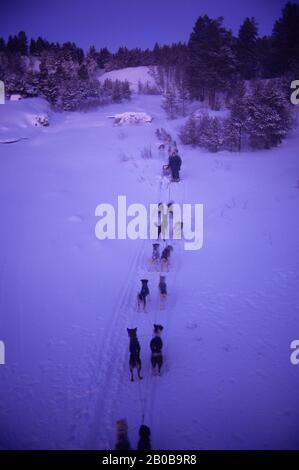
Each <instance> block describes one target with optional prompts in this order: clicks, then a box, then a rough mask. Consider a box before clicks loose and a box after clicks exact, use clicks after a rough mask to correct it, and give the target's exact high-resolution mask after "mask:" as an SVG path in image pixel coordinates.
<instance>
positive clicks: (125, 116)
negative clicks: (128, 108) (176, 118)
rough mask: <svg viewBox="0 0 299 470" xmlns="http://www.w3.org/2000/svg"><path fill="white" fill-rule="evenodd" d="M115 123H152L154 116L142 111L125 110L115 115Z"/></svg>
mask: <svg viewBox="0 0 299 470" xmlns="http://www.w3.org/2000/svg"><path fill="white" fill-rule="evenodd" d="M113 118H114V124H119V125H121V124H141V123H150V122H152V120H153V118H152V117H151V116H150V115H149V114H146V113H142V112H125V113H120V114H116V115H115V116H113Z"/></svg>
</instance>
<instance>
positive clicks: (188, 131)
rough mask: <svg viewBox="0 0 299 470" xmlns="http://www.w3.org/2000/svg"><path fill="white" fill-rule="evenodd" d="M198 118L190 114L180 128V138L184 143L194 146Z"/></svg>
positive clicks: (196, 143)
mask: <svg viewBox="0 0 299 470" xmlns="http://www.w3.org/2000/svg"><path fill="white" fill-rule="evenodd" d="M197 121H198V120H197V119H196V118H195V117H193V116H190V117H189V119H188V120H187V122H186V124H185V125H184V126H183V127H182V128H181V130H180V135H179V137H180V140H181V142H182V144H184V145H192V147H196V146H197V145H198V141H199V129H198V122H197Z"/></svg>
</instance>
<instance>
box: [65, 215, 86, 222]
mask: <svg viewBox="0 0 299 470" xmlns="http://www.w3.org/2000/svg"><path fill="white" fill-rule="evenodd" d="M66 220H67V221H68V222H72V223H79V222H83V219H82V217H80V216H79V215H71V216H70V217H68V218H67V219H66Z"/></svg>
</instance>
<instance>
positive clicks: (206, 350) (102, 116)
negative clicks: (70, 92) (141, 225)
mask: <svg viewBox="0 0 299 470" xmlns="http://www.w3.org/2000/svg"><path fill="white" fill-rule="evenodd" d="M117 76H118V78H120V76H119V71H118V72H117ZM135 83H136V82H135ZM160 105H161V97H157V96H151V97H150V96H136V95H135V96H133V99H132V101H131V102H130V103H128V104H115V105H111V106H109V107H106V108H102V109H99V110H97V111H93V112H89V113H61V114H54V113H53V114H52V115H51V125H50V127H48V128H33V126H32V125H31V124H30V122H31V121H30V119H29V121H28V119H27V116H28V115H30V116H31V115H32V114H34V113H37V112H44V111H46V109H45V107H44V106H45V104H44V102H41V101H40V100H36V101H35V100H23V101H21V102H17V103H8V104H7V105H4V106H0V120H1V139H2V138H7V137H8V136H13V137H24V136H25V137H28V140H24V141H21V142H18V143H15V144H10V145H1V144H0V209H1V220H2V223H1V231H0V259H1V264H0V309H1V317H0V339H1V340H3V341H4V342H5V347H6V365H5V366H0V447H1V448H6V449H7V448H8V449H11V448H16V449H24V448H26V449H32V448H35V449H42V448H50V449H68V448H78V449H82V448H95V449H99V448H105V449H108V448H113V446H114V440H115V421H116V420H117V419H120V418H126V419H127V421H128V425H129V437H130V440H131V443H132V446H133V447H135V446H136V442H137V438H138V436H137V432H138V427H139V425H140V424H141V421H142V418H143V417H144V421H145V423H146V424H149V425H150V427H151V430H152V444H153V447H154V448H156V449H215V448H223V449H247V448H263V449H270V448H298V431H299V428H298V423H299V411H298V373H299V369H298V367H299V366H298V367H296V366H293V365H291V363H290V360H289V356H290V343H291V341H292V340H293V339H298V338H296V336H297V337H298V313H299V307H298V306H299V302H298V300H299V294H298V293H299V288H298V283H299V268H298V262H297V257H296V253H298V248H299V246H298V245H299V242H298V240H299V225H298V221H297V212H298V202H299V189H298V182H297V180H298V178H299V176H298V175H299V160H298V148H299V135H298V131H296V132H295V133H294V134H293V135H292V136H291V137H290V138H289V139H288V141H286V142H285V143H284V144H282V146H281V147H279V148H277V149H274V150H271V151H263V152H255V153H252V152H250V153H242V154H240V155H239V154H229V153H227V152H222V153H219V154H217V155H215V154H208V153H206V152H203V151H201V150H198V149H190V148H184V147H182V146H180V145H179V150H180V154H181V156H182V159H183V168H182V178H183V181H182V183H180V184H179V185H177V186H175V185H171V186H170V188H164V187H163V186H162V187H161V185H160V175H161V167H162V165H163V163H164V161H163V159H162V158H161V156H160V155H159V153H158V150H157V147H158V146H157V141H156V138H155V130H156V128H157V127H164V128H165V129H166V130H167V131H168V132H170V133H171V134H172V135H173V137H175V138H177V134H178V130H179V127H180V125H181V123H182V120H181V119H180V120H174V121H167V120H166V119H165V114H164V112H163V110H162V109H161V106H160ZM11 110H13V114H11V115H10V111H11ZM7 111H9V112H8V113H7ZM126 111H137V112H145V113H147V114H149V115H150V116H152V117H153V121H152V123H148V124H146V125H138V126H134V125H127V126H125V127H119V126H115V125H114V124H113V121H112V120H109V119H107V116H109V115H116V114H118V113H123V112H126ZM33 129H34V130H33ZM24 133H25V134H24ZM177 141H178V142H179V139H178V138H177ZM145 147H147V148H149V147H151V150H152V154H153V159H143V158H142V157H141V154H142V150H143V149H144V148H145ZM118 195H126V196H127V200H128V203H133V202H142V203H144V204H145V205H148V204H149V203H156V202H159V201H161V200H166V202H167V200H168V198H171V199H173V200H176V201H179V202H188V203H192V202H197V203H203V204H204V246H203V248H202V250H200V251H193V252H187V251H184V250H183V247H182V245H181V244H180V242H175V243H174V251H173V256H172V262H171V268H170V272H169V273H168V274H167V283H168V291H169V297H168V299H167V303H166V308H165V310H161V309H160V305H159V295H158V277H159V276H158V273H156V272H153V271H149V270H148V260H149V258H150V255H151V248H152V247H151V245H152V242H151V241H147V240H145V241H143V240H138V241H129V240H127V241H126V240H119V241H115V240H109V241H107V240H104V241H99V240H97V239H96V237H95V233H94V229H95V224H96V221H97V218H96V217H95V208H96V206H97V205H98V204H99V203H102V202H108V203H112V204H115V203H116V200H117V196H118ZM144 276H146V277H147V278H148V279H149V285H150V289H151V302H150V303H149V307H148V312H147V313H143V312H137V311H136V293H137V290H138V288H139V283H140V279H141V278H143V277H144ZM156 322H159V323H161V324H162V325H163V326H164V331H163V341H164V357H165V364H164V366H163V369H162V376H161V377H153V376H152V375H151V367H150V349H149V342H150V339H151V336H152V325H153V323H156ZM127 327H137V328H138V337H139V340H140V343H141V359H142V364H143V376H144V378H143V380H142V381H141V382H134V383H131V382H130V380H129V367H128V359H129V352H128V343H129V342H128V335H127V331H126V328H127Z"/></svg>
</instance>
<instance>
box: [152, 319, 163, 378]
mask: <svg viewBox="0 0 299 470" xmlns="http://www.w3.org/2000/svg"><path fill="white" fill-rule="evenodd" d="M162 330H163V326H162V325H154V337H153V338H152V340H151V342H150V348H151V352H152V355H151V363H152V368H153V373H155V371H156V367H157V366H158V374H159V375H160V372H161V367H162V365H163V354H162V349H163V342H162V339H161V333H162Z"/></svg>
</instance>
